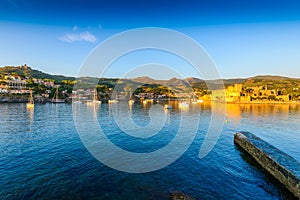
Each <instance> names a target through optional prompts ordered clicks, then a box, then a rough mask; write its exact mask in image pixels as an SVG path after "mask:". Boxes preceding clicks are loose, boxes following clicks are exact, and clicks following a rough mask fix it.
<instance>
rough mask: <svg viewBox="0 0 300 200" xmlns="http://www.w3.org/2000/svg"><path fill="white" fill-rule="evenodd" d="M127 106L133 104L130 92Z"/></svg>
mask: <svg viewBox="0 0 300 200" xmlns="http://www.w3.org/2000/svg"><path fill="white" fill-rule="evenodd" d="M128 104H129V105H132V104H134V100H133V99H132V93H131V92H130V99H129V101H128Z"/></svg>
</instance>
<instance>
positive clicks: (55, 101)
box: [51, 86, 65, 103]
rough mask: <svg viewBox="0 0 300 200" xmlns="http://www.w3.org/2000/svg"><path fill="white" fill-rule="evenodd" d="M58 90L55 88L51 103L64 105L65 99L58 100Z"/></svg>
mask: <svg viewBox="0 0 300 200" xmlns="http://www.w3.org/2000/svg"><path fill="white" fill-rule="evenodd" d="M58 88H59V86H56V92H55V94H54V96H53V98H52V100H51V102H52V103H65V99H59V98H58Z"/></svg>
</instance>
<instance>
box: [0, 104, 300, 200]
mask: <svg viewBox="0 0 300 200" xmlns="http://www.w3.org/2000/svg"><path fill="white" fill-rule="evenodd" d="M78 106H80V107H82V108H81V109H86V105H84V104H82V105H78ZM196 111H197V112H199V111H200V113H201V120H200V124H199V130H198V132H197V135H196V138H195V139H194V141H193V143H192V145H191V146H190V147H189V149H188V150H187V151H186V152H185V153H184V154H183V155H182V156H181V157H180V158H179V159H178V160H177V161H176V162H174V163H173V164H171V165H169V166H168V167H166V168H163V169H161V170H158V171H155V172H149V173H144V174H131V173H125V172H119V171H116V170H114V169H111V168H109V167H107V166H105V165H103V164H102V163H100V162H99V161H98V160H96V159H95V158H94V157H93V156H92V155H91V154H90V153H89V152H88V151H87V150H86V149H85V147H84V146H83V144H82V143H81V140H80V138H79V135H78V133H77V131H76V128H75V125H74V121H73V114H72V105H70V104H57V105H54V104H41V105H35V108H34V112H33V111H32V110H27V109H26V106H25V104H1V105H0V119H1V120H0V155H1V156H0V199H53V198H57V199H82V198H97V199H169V193H170V192H172V191H181V192H183V193H185V194H187V195H189V196H192V197H194V198H195V199H291V198H292V196H291V195H290V194H289V193H288V192H287V191H286V190H285V189H284V188H283V187H282V186H281V185H280V184H278V182H277V181H275V180H274V179H273V178H272V177H270V176H268V175H266V174H265V173H264V172H263V170H262V169H261V168H260V167H259V166H258V165H257V164H256V163H255V162H253V160H252V159H251V158H250V157H249V156H248V155H247V154H245V153H244V152H242V151H240V149H239V148H237V147H236V146H235V145H234V143H233V134H234V133H235V132H237V131H240V130H243V131H250V132H252V133H255V134H256V135H258V136H259V137H261V138H263V139H265V140H266V141H268V142H269V143H271V144H272V145H274V146H276V147H277V148H279V149H281V150H283V151H285V152H287V153H288V154H290V155H291V156H293V157H294V158H296V159H297V160H299V161H300V152H299V143H300V132H299V130H300V105H228V106H227V116H226V118H227V120H228V122H227V123H225V125H224V128H223V131H222V134H221V137H220V138H219V140H218V143H217V144H216V145H215V147H214V149H213V150H212V151H211V152H210V153H209V154H208V155H207V156H206V157H204V158H202V159H199V158H198V153H199V149H200V147H201V144H202V142H203V138H204V137H205V133H206V130H207V128H208V122H209V119H210V105H205V104H202V105H199V106H194V107H193V108H191V109H190V110H189V111H188V115H190V119H191V123H193V120H195V113H197V112H196ZM94 114H95V116H96V118H97V119H98V121H99V124H100V125H101V126H102V128H103V129H104V132H105V133H106V135H107V137H108V138H109V139H110V140H111V141H113V142H114V143H115V144H116V145H118V146H119V147H121V148H123V149H126V150H128V151H133V152H151V151H154V150H156V149H159V148H161V147H163V146H165V145H166V144H168V142H170V141H171V140H172V138H173V137H174V136H175V135H174V132H176V130H177V129H178V126H179V122H178V119H179V118H178V117H179V116H180V112H179V110H177V109H176V108H174V109H172V110H171V111H170V113H168V118H169V120H168V122H167V124H166V125H165V126H164V127H163V129H162V130H161V132H160V133H159V134H157V135H155V136H153V137H151V138H149V140H147V139H136V138H132V137H130V136H128V135H126V134H125V133H123V132H122V130H120V129H119V128H118V127H117V126H116V123H115V122H114V120H113V116H112V115H111V113H110V109H109V107H108V105H107V104H102V105H101V106H100V108H99V109H96V110H95V111H94ZM132 117H133V120H134V121H135V122H136V123H137V124H140V125H145V124H147V123H148V122H149V119H150V118H149V115H148V107H143V105H140V104H137V103H135V105H134V106H133V109H132ZM124 120H127V119H124ZM195 122H197V121H196V120H195Z"/></svg>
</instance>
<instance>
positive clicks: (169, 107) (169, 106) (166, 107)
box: [164, 88, 172, 110]
mask: <svg viewBox="0 0 300 200" xmlns="http://www.w3.org/2000/svg"><path fill="white" fill-rule="evenodd" d="M168 96H169V97H168V104H165V105H164V108H165V109H168V110H169V109H172V106H171V105H170V101H171V99H170V98H171V97H170V88H169V95H168Z"/></svg>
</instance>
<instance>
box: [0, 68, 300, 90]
mask: <svg viewBox="0 0 300 200" xmlns="http://www.w3.org/2000/svg"><path fill="white" fill-rule="evenodd" d="M5 75H17V76H20V77H22V78H25V77H29V78H37V79H53V80H55V81H56V82H61V81H62V80H75V79H76V78H75V77H68V76H62V75H51V74H47V73H44V72H42V71H39V70H35V69H32V68H31V67H29V66H26V65H22V66H17V67H14V66H5V67H0V78H1V76H5ZM79 80H81V81H82V82H84V83H88V84H95V83H99V84H103V85H106V86H108V87H114V86H115V85H116V84H117V82H118V81H119V83H120V82H122V84H131V85H134V84H138V85H141V84H142V85H144V84H147V85H149V86H156V87H157V86H158V85H163V86H166V87H169V86H170V87H173V88H176V89H178V90H184V89H186V88H189V87H190V86H192V87H197V88H203V89H206V88H207V85H206V83H210V84H214V83H216V82H217V81H218V80H202V79H199V78H194V77H189V78H186V79H178V78H171V79H169V80H155V79H153V78H150V77H148V76H141V77H137V78H132V79H121V80H119V79H117V78H114V79H113V78H100V79H99V78H96V77H81V78H79ZM222 81H223V83H224V86H225V87H227V86H228V85H233V84H236V83H243V84H247V85H266V84H267V85H272V84H273V85H274V84H277V85H278V87H279V86H280V84H282V85H286V86H289V87H296V86H298V84H300V78H289V77H284V76H274V75H259V76H254V77H250V78H233V79H222ZM285 82H288V83H285Z"/></svg>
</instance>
